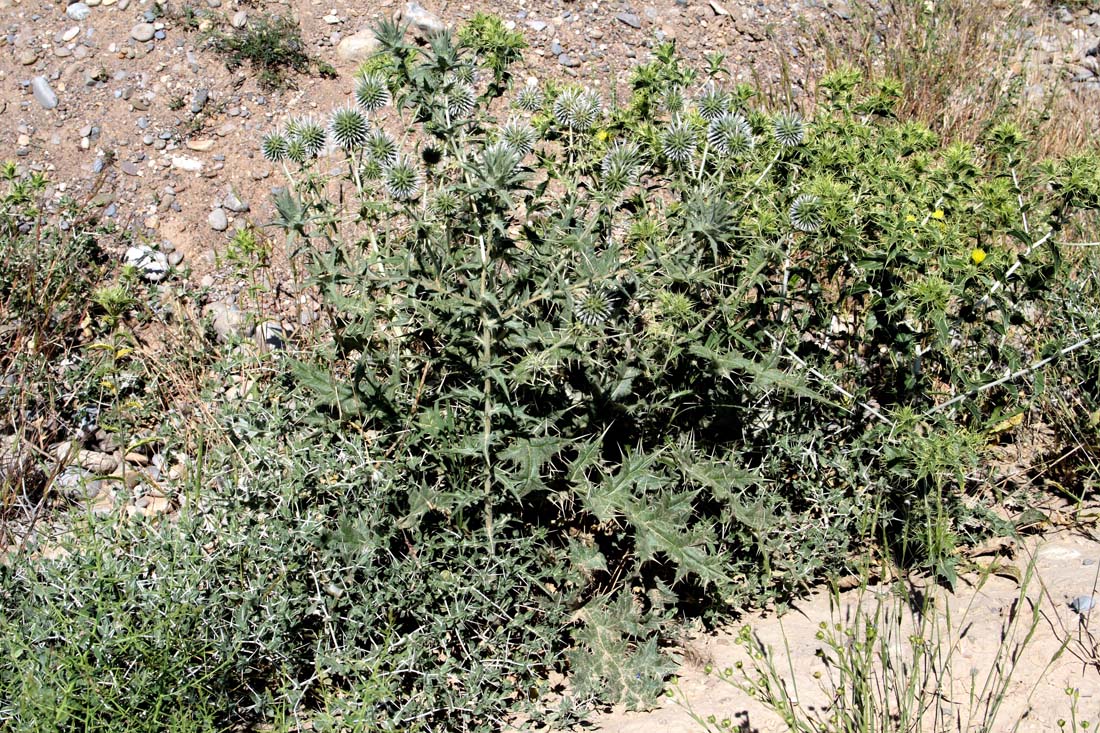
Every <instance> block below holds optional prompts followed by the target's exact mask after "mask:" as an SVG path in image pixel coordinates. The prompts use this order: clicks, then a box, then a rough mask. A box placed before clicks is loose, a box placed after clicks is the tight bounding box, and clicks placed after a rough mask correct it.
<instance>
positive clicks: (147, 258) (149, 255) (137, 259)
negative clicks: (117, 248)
mask: <svg viewBox="0 0 1100 733" xmlns="http://www.w3.org/2000/svg"><path fill="white" fill-rule="evenodd" d="M124 261H125V263H126V264H127V265H129V266H131V267H135V268H137V269H138V270H140V271H141V274H142V276H143V277H144V278H145V279H146V280H148V281H149V282H154V283H156V282H160V281H161V280H163V279H164V276H165V275H167V274H168V258H167V257H165V255H164V253H163V252H157V251H156V250H155V249H153V248H152V247H150V246H148V245H145V244H140V245H137V246H134V247H130V248H129V249H127V250H126V256H125V259H124Z"/></svg>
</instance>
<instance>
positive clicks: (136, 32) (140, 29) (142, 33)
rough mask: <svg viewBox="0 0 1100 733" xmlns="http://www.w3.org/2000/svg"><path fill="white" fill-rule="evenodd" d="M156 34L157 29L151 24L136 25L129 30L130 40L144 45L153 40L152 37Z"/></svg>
mask: <svg viewBox="0 0 1100 733" xmlns="http://www.w3.org/2000/svg"><path fill="white" fill-rule="evenodd" d="M156 33H157V29H156V28H155V27H154V26H153V24H152V23H138V24H137V25H135V26H134V27H133V28H131V29H130V38H133V39H134V40H135V41H139V42H141V43H144V42H145V41H151V40H153V36H155V35H156Z"/></svg>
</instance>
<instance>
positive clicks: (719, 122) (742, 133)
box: [707, 112, 755, 156]
mask: <svg viewBox="0 0 1100 733" xmlns="http://www.w3.org/2000/svg"><path fill="white" fill-rule="evenodd" d="M707 142H709V143H710V146H711V147H712V148H714V150H715V151H717V152H718V153H719V154H720V155H731V156H732V155H743V154H744V153H747V152H749V151H750V150H752V148H753V145H754V143H755V141H754V140H753V137H752V127H751V126H750V125H749V123H748V120H746V119H745V118H744V117H742V116H741V115H739V114H737V113H736V112H724V113H722V114H720V115H718V116H717V117H715V118H714V119H713V120H711V122H710V125H709V126H708V128H707Z"/></svg>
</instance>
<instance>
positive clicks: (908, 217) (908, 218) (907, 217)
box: [905, 214, 917, 224]
mask: <svg viewBox="0 0 1100 733" xmlns="http://www.w3.org/2000/svg"><path fill="white" fill-rule="evenodd" d="M916 220H917V217H915V216H913V215H912V214H906V215H905V222H906V223H907V224H912V223H913V222H915V221H916Z"/></svg>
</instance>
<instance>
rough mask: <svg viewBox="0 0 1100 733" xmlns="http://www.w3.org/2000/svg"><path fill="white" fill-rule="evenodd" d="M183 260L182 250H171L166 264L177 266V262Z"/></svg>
mask: <svg viewBox="0 0 1100 733" xmlns="http://www.w3.org/2000/svg"><path fill="white" fill-rule="evenodd" d="M181 262H183V252H178V251H177V252H173V253H172V254H170V255H168V264H169V265H171V266H172V267H179V264H180V263H181Z"/></svg>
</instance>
